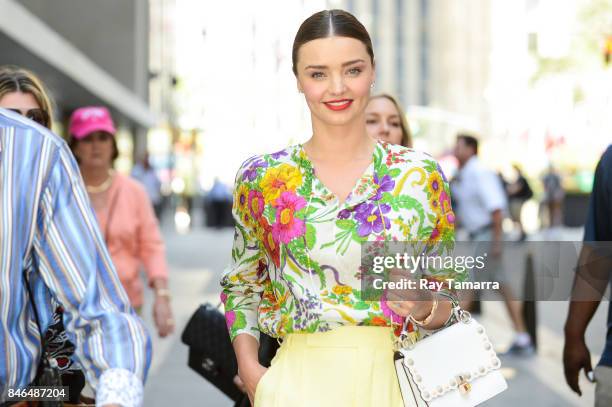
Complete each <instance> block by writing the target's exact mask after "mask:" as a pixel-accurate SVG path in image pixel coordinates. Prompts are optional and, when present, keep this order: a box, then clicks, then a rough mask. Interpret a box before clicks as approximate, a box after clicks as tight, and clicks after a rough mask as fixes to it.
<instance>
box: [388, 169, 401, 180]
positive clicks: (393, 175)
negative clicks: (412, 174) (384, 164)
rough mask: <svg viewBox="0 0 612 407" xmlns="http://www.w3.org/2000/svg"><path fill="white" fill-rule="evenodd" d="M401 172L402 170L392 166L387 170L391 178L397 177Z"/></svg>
mask: <svg viewBox="0 0 612 407" xmlns="http://www.w3.org/2000/svg"><path fill="white" fill-rule="evenodd" d="M401 173H402V170H400V169H399V168H393V169H392V170H390V171H389V175H390V176H391V178H397V177H399V175H400V174H401Z"/></svg>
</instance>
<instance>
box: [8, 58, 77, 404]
mask: <svg viewBox="0 0 612 407" xmlns="http://www.w3.org/2000/svg"><path fill="white" fill-rule="evenodd" d="M52 106H53V102H52V100H51V97H50V96H49V93H48V92H47V90H46V88H45V86H44V84H43V83H42V81H41V80H40V79H39V78H38V77H37V76H36V75H35V74H34V73H32V72H30V71H28V70H26V69H23V68H20V67H17V66H1V67H0V107H2V108H5V109H8V110H12V111H14V112H15V113H18V114H21V115H23V116H25V117H27V118H28V119H31V120H33V121H35V122H36V123H38V124H40V125H41V126H43V127H46V128H47V129H49V130H51V125H52V117H53V110H52ZM53 310H54V313H53V317H52V318H51V320H52V321H53V322H52V323H51V325H50V326H49V328H48V329H47V331H46V333H45V342H46V344H47V348H48V350H49V356H50V357H51V358H53V359H54V360H55V361H56V362H57V364H58V370H59V372H60V374H61V376H62V382H63V383H64V385H65V386H68V387H69V388H70V394H71V401H72V402H73V403H76V402H78V401H79V398H80V397H79V395H80V394H81V391H82V390H83V388H84V386H85V376H84V375H83V372H82V370H81V369H80V368H79V366H78V365H77V364H76V363H74V360H73V356H74V344H73V343H72V342H71V341H69V340H68V338H67V337H66V334H65V330H64V324H63V321H62V315H63V313H62V307H61V306H60V305H59V304H53Z"/></svg>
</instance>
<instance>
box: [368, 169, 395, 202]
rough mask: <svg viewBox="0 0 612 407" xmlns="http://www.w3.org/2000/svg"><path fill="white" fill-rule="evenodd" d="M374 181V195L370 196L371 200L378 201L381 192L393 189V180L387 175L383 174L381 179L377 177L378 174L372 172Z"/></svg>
mask: <svg viewBox="0 0 612 407" xmlns="http://www.w3.org/2000/svg"><path fill="white" fill-rule="evenodd" d="M374 183H375V184H376V186H377V189H376V195H374V197H373V198H372V200H373V201H378V200H380V198H382V194H383V192H390V191H393V188H395V181H393V179H392V178H391V177H390V176H389V175H385V176H384V177H382V179H380V178H378V174H374Z"/></svg>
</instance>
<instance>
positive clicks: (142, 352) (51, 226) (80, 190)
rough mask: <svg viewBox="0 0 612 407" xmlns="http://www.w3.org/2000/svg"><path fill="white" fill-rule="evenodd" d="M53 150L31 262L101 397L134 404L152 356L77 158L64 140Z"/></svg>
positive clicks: (40, 207) (43, 186)
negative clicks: (57, 306) (61, 314)
mask: <svg viewBox="0 0 612 407" xmlns="http://www.w3.org/2000/svg"><path fill="white" fill-rule="evenodd" d="M54 154H55V155H56V157H54V158H53V159H52V165H51V166H50V170H49V173H48V175H47V178H46V181H45V183H44V184H43V185H42V191H41V202H40V205H39V208H38V217H37V221H36V225H35V227H36V231H35V234H34V241H33V262H34V263H35V264H36V266H37V268H38V271H39V274H40V276H41V278H42V280H43V281H44V284H45V285H46V286H47V287H48V288H49V290H50V292H51V294H52V296H53V297H55V299H56V300H57V301H58V302H59V303H60V304H61V305H62V306H63V308H64V310H65V314H64V323H65V326H66V332H67V334H68V337H69V339H70V340H71V341H72V342H73V343H75V345H76V355H77V358H78V360H79V362H80V363H81V365H82V366H83V368H84V370H85V372H86V374H87V379H88V382H90V383H91V384H92V386H93V387H94V388H97V391H98V395H99V397H102V398H104V401H105V402H116V403H120V404H121V405H123V406H132V405H134V406H136V405H140V403H141V402H142V383H143V382H144V380H145V379H146V375H147V371H148V368H149V365H150V359H151V343H150V338H149V335H148V333H147V331H146V329H145V327H144V326H143V324H142V321H141V320H140V318H138V317H137V316H136V315H135V313H134V311H133V310H132V309H131V307H130V305H129V301H128V298H127V295H126V294H125V291H124V290H123V288H122V286H121V283H120V281H119V278H118V277H117V274H116V272H115V269H114V267H113V265H112V262H111V259H110V256H109V254H108V252H107V251H106V248H105V245H104V241H103V239H102V236H101V234H100V232H99V230H98V226H97V222H96V219H95V217H94V215H93V212H92V210H91V208H90V205H89V200H88V198H87V194H86V192H85V188H84V186H83V183H82V180H81V178H80V175H79V171H78V167H77V165H76V162H75V161H74V159H73V158H72V155H71V153H70V151H69V150H68V148H67V147H66V146H65V145H62V146H61V147H59V148H58V149H57V150H55V152H54ZM121 377H124V378H125V380H119V379H120V378H121ZM99 383H100V386H99V387H98V384H99ZM138 397H140V399H139V398H138ZM100 401H101V400H98V402H100Z"/></svg>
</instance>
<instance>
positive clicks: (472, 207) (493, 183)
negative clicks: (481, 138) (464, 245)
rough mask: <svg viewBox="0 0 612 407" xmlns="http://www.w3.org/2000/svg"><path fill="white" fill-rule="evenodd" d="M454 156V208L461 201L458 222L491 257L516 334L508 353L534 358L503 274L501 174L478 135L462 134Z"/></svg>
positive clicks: (490, 267)
mask: <svg viewBox="0 0 612 407" xmlns="http://www.w3.org/2000/svg"><path fill="white" fill-rule="evenodd" d="M454 154H455V157H456V158H457V161H459V170H458V171H457V174H456V175H455V178H454V180H453V182H452V183H451V188H452V189H451V191H452V197H453V205H454V204H455V201H456V202H457V205H456V206H455V207H456V214H457V220H458V222H459V223H460V224H461V225H462V227H464V228H465V229H466V230H467V232H468V233H469V239H470V241H472V242H482V244H481V245H479V247H478V249H479V250H483V251H484V253H487V254H488V258H487V270H486V272H487V274H488V275H487V278H488V280H489V281H497V282H498V283H499V285H500V293H501V294H502V296H503V298H504V301H505V303H506V308H507V310H508V314H509V315H510V319H511V320H512V324H513V326H514V329H515V332H516V335H515V338H514V341H513V343H512V345H511V346H510V349H509V350H508V352H507V354H508V355H525V356H528V355H531V354H533V352H534V347H533V344H532V342H531V337H530V335H529V333H527V328H526V326H525V321H524V319H523V315H522V303H521V302H519V301H516V300H514V298H513V295H512V292H511V289H510V285H509V284H508V283H507V282H506V281H505V279H506V275H505V273H504V272H503V259H502V256H503V247H502V242H503V229H502V221H503V218H504V212H505V210H506V207H507V202H506V193H505V191H504V190H503V187H502V183H501V181H500V180H499V177H498V175H497V174H495V173H494V172H493V171H490V170H488V169H486V168H485V167H484V166H483V165H482V164H481V163H480V160H479V159H478V140H477V139H476V138H475V137H474V136H472V135H469V134H459V135H458V136H457V141H456V144H455V151H454ZM481 273H482V272H481ZM471 301H472V298H468V299H467V301H466V305H465V307H466V308H468V309H469V308H470V306H471V304H470V303H471Z"/></svg>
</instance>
